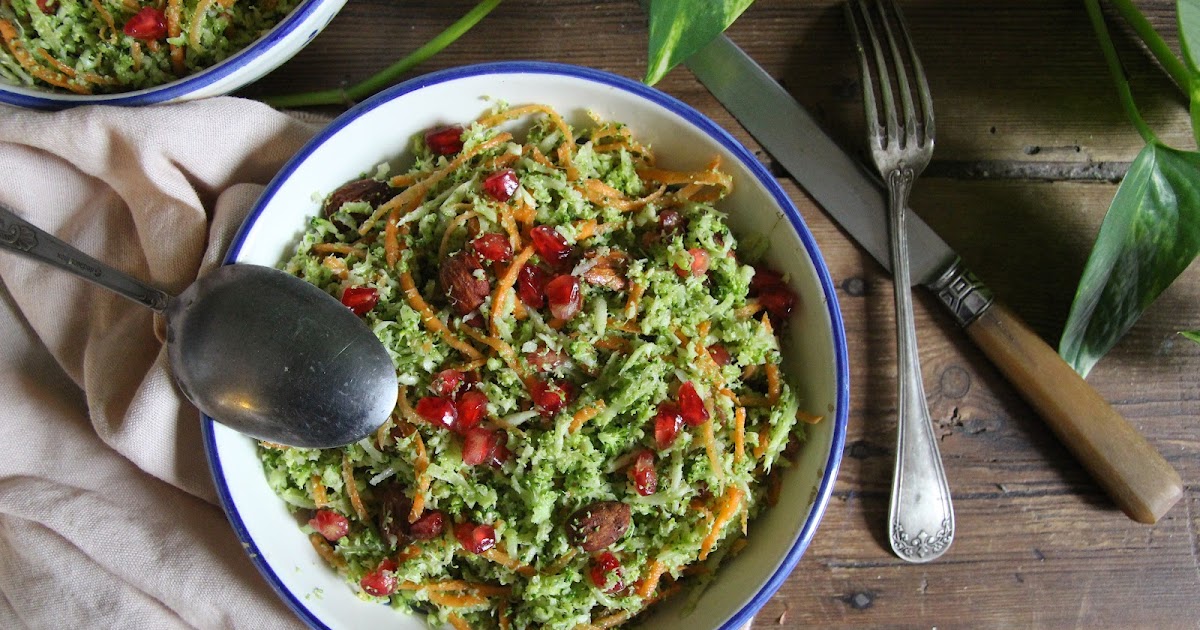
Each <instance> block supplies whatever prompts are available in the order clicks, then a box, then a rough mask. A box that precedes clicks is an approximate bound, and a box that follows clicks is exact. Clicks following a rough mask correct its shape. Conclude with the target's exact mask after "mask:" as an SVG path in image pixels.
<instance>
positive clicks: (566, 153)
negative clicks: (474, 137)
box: [475, 104, 579, 181]
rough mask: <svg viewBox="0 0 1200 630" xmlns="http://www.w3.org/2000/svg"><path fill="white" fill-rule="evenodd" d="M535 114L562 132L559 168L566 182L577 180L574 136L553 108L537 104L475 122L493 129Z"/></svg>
mask: <svg viewBox="0 0 1200 630" xmlns="http://www.w3.org/2000/svg"><path fill="white" fill-rule="evenodd" d="M535 112H541V113H543V114H545V115H546V116H547V117H548V118H550V122H552V123H554V126H555V127H558V130H559V131H561V132H562V135H563V138H562V140H561V141H560V142H559V144H558V163H559V166H561V167H562V168H564V169H566V171H567V179H568V180H570V181H574V180H576V179H578V178H579V173H578V171H576V169H575V166H574V165H573V164H572V163H571V151H572V149H574V147H575V135H574V134H572V133H571V128H570V127H568V126H567V123H566V122H565V121H564V120H563V119H562V116H559V115H558V112H557V111H555V110H554V109H553V108H551V107H548V106H546V105H538V104H533V105H522V106H520V107H514V108H512V109H509V110H507V111H503V112H500V113H498V114H491V115H488V116H483V117H481V118H479V119H478V120H476V121H475V122H476V123H478V124H480V125H482V126H484V127H495V126H496V125H499V124H500V123H503V122H505V121H508V120H513V119H516V118H520V117H521V116H524V115H526V114H532V113H535Z"/></svg>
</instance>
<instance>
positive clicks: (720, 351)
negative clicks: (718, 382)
mask: <svg viewBox="0 0 1200 630" xmlns="http://www.w3.org/2000/svg"><path fill="white" fill-rule="evenodd" d="M708 356H710V357H712V360H713V361H715V362H716V364H717V365H719V366H721V367H725V366H726V365H729V362H730V361H732V360H733V357H731V356H729V350H727V349H726V348H725V346H723V345H721V344H719V343H714V344H713V345H711V346H709V347H708Z"/></svg>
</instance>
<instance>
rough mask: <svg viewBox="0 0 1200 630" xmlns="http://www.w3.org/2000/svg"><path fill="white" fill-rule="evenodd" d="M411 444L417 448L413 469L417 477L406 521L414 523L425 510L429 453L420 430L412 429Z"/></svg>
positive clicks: (428, 480)
mask: <svg viewBox="0 0 1200 630" xmlns="http://www.w3.org/2000/svg"><path fill="white" fill-rule="evenodd" d="M412 434H413V445H414V446H416V448H417V461H416V463H415V464H414V468H415V470H414V471H413V472H414V473H415V474H416V477H417V491H416V492H415V493H414V494H413V500H412V509H411V510H409V512H408V522H409V523H415V522H417V519H418V518H421V512H423V511H425V495H426V494H427V493H428V492H429V484H430V483H432V481H433V480H432V479H430V478H429V454H428V453H427V452H426V450H425V440H423V439H421V432H420V431H413V433H412Z"/></svg>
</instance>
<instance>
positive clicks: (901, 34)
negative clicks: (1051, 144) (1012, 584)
mask: <svg viewBox="0 0 1200 630" xmlns="http://www.w3.org/2000/svg"><path fill="white" fill-rule="evenodd" d="M846 17H847V19H848V20H849V22H850V30H851V32H852V33H853V35H854V41H855V48H856V49H857V50H858V61H859V65H860V66H861V68H862V85H863V105H864V108H865V109H866V115H867V142H868V143H869V144H870V147H871V157H872V159H873V160H874V161H875V166H876V168H878V169H879V173H880V175H882V176H883V179H884V180H885V181H886V182H887V187H888V197H889V200H888V223H889V227H890V232H891V234H890V236H891V249H892V271H893V273H894V275H895V284H894V286H895V292H896V323H897V327H898V334H897V343H896V347H897V355H898V360H899V397H898V398H899V402H898V407H899V418H898V421H897V425H898V427H897V438H896V469H895V474H894V476H893V478H892V499H891V507H890V509H889V512H888V530H889V531H888V534H889V538H890V539H891V543H892V550H893V551H895V552H896V555H898V556H900V558H902V559H904V560H907V561H909V562H928V561H930V560H933V559H934V558H937V557H938V556H940V555H942V553H943V552H945V551H946V549H947V548H949V547H950V541H951V540H953V538H954V510H953V508H952V507H951V505H950V487H949V485H948V484H947V483H946V472H945V471H944V470H943V469H942V460H941V456H940V455H939V453H938V448H937V440H936V439H935V437H934V435H933V426H932V422H931V421H930V418H929V408H928V406H927V405H926V403H925V390H924V388H923V387H922V385H921V360H920V356H919V355H918V353H917V333H916V329H915V326H914V324H913V313H912V289H911V285H912V282H911V280H910V278H909V270H908V234H907V231H906V227H905V215H906V213H907V212H908V210H907V205H908V195H909V192H911V191H912V185H913V181H914V180H915V179H916V178H917V176H918V175H920V174H921V171H923V170H925V167H926V166H927V165H928V164H929V158H930V157H931V156H932V155H933V104H932V99H931V98H930V96H929V84H928V82H926V80H925V71H924V70H923V69H922V68H921V61H920V60H919V59H918V58H917V52H916V50H915V49H914V48H913V45H912V39H911V38H910V37H909V34H908V26H907V25H906V24H905V22H904V15H903V14H902V13H900V7H898V6H896V5H895V3H894V2H892V1H891V0H889V1H888V2H886V3H884V2H883V1H882V0H876V2H875V3H874V6H873V7H872V6H870V5H868V4H867V1H866V0H857V1H856V2H854V1H853V0H852V2H850V3H848V4H847V5H846ZM860 28H861V30H860ZM864 31H865V33H866V38H865V40H866V45H865V46H864V37H863V36H862V32H864ZM880 33H882V39H881V36H880ZM898 41H899V43H897V42H898ZM910 75H911V80H912V82H913V83H915V84H916V86H917V94H918V102H917V103H914V101H913V93H912V89H911V87H910V85H909V84H910ZM893 88H895V90H896V91H898V92H899V93H900V104H901V106H902V108H903V111H902V114H903V120H900V119H899V116H898V112H897V104H896V99H895V98H894V97H893V95H892V90H893ZM876 92H878V93H879V96H880V97H881V100H882V115H883V118H884V121H885V123H886V127H885V126H884V125H881V124H880V122H879V117H880V111H879V108H878V107H877V104H876V99H875V96H876Z"/></svg>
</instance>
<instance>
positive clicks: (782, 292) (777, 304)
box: [758, 285, 796, 324]
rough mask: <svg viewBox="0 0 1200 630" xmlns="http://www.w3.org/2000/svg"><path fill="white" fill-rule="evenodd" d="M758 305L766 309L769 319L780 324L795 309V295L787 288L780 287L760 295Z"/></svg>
mask: <svg viewBox="0 0 1200 630" xmlns="http://www.w3.org/2000/svg"><path fill="white" fill-rule="evenodd" d="M758 303H759V304H762V305H763V308H765V309H767V312H768V313H770V314H771V319H773V320H775V322H776V323H778V324H782V323H783V322H785V321H787V318H788V316H790V315H791V314H792V309H794V308H796V294H795V293H792V290H791V289H789V288H788V287H786V286H783V285H780V286H778V287H773V288H770V289H767V290H765V291H763V292H762V293H760V294H759V296H758Z"/></svg>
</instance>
